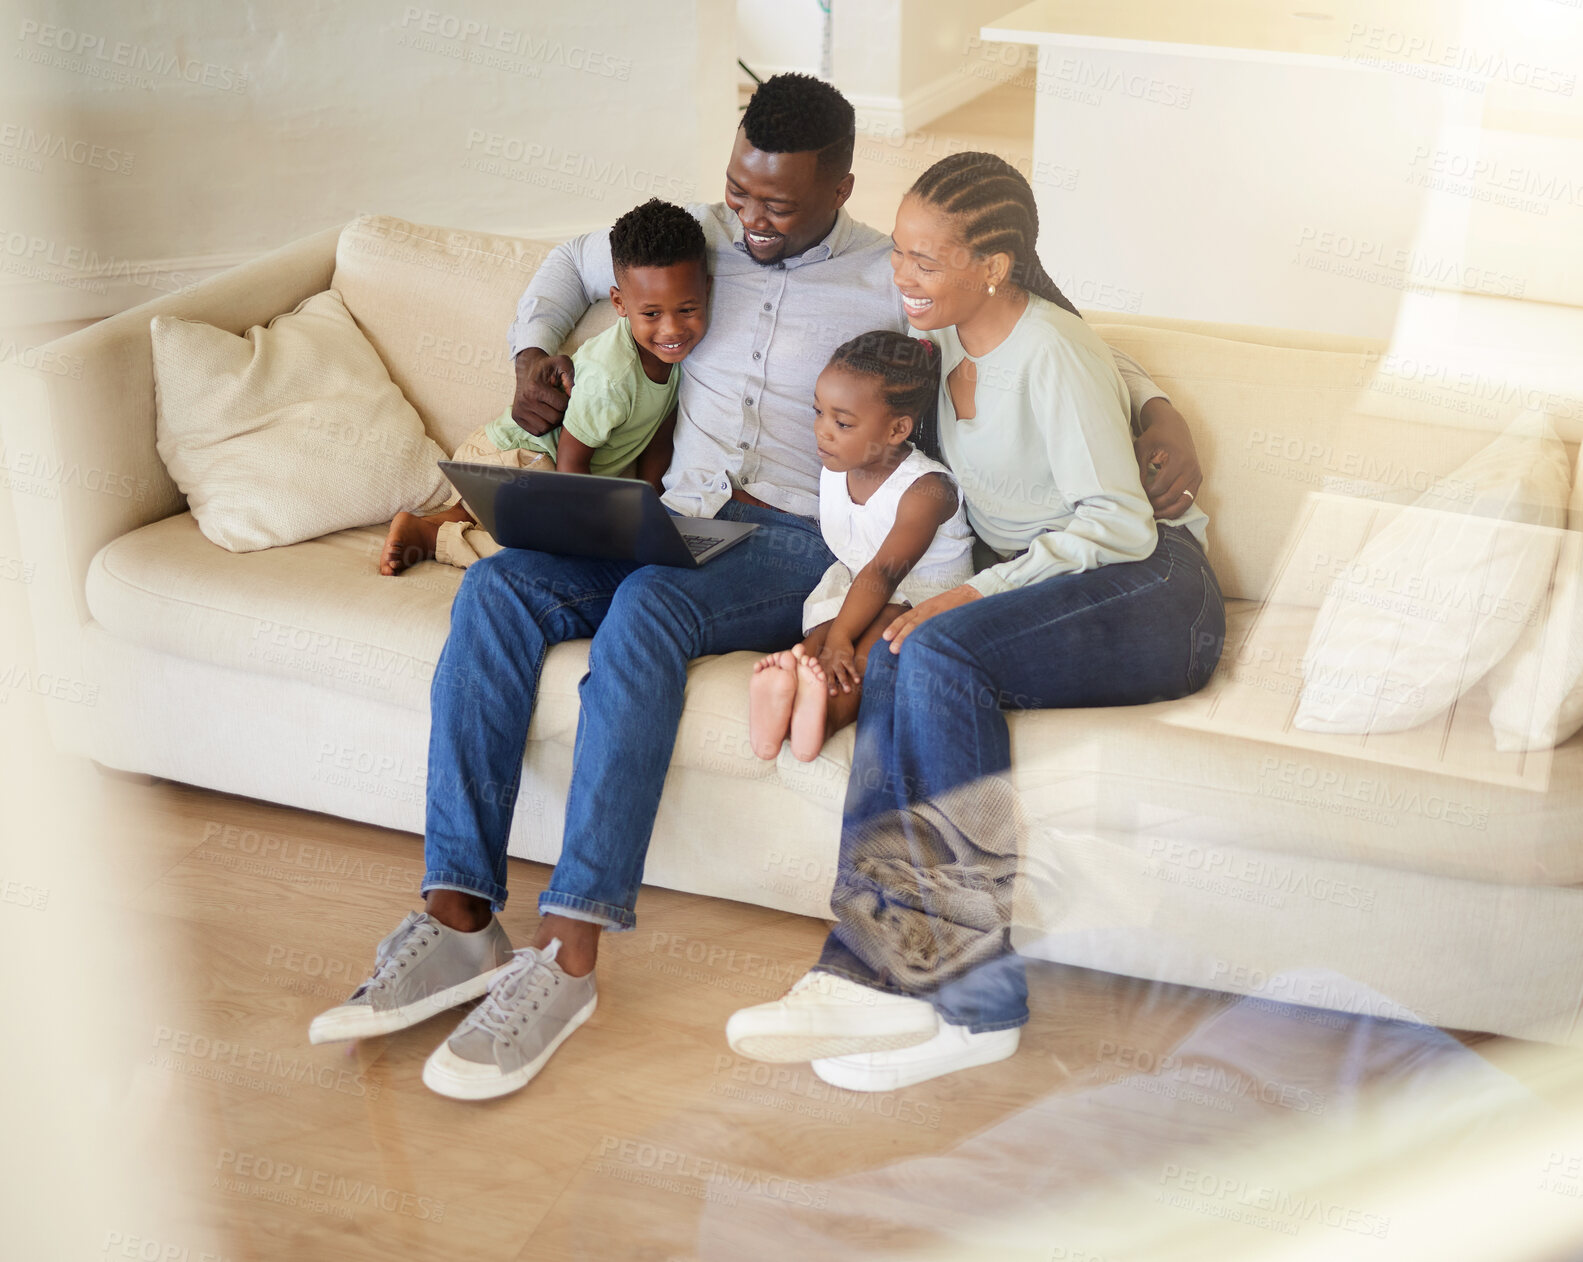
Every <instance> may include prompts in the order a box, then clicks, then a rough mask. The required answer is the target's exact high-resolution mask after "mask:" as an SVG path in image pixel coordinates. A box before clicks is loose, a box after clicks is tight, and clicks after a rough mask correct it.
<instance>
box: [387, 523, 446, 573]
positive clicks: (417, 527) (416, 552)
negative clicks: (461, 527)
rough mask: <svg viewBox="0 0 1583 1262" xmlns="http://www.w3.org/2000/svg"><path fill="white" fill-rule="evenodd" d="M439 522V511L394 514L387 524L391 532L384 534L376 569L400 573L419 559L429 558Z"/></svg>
mask: <svg viewBox="0 0 1583 1262" xmlns="http://www.w3.org/2000/svg"><path fill="white" fill-rule="evenodd" d="M440 522H441V518H440V516H439V515H438V514H436V515H434V516H432V517H419V516H418V515H417V514H415V513H397V514H396V517H395V520H394V521H392V522H391V523H390V533H389V534H387V535H386V536H385V548H384V551H383V552H382V553H381V554H380V557H379V572H380V573H381V574H400V573H401V571H402V570H405V569H408V568H409V567H411V566H414V565H416V564H417V563H418V562H419V561H432V560H433V559H434V546H435V544H436V543H437V542H438V541H439V538H440Z"/></svg>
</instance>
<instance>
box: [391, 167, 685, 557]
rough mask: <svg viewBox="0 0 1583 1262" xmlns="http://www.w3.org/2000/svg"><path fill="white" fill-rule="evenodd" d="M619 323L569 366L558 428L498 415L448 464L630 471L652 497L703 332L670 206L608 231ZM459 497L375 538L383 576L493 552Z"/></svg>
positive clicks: (646, 206)
mask: <svg viewBox="0 0 1583 1262" xmlns="http://www.w3.org/2000/svg"><path fill="white" fill-rule="evenodd" d="M610 256H611V262H612V263H613V264H614V267H615V274H616V283H615V285H613V286H612V287H611V290H610V301H611V302H612V303H614V304H615V308H616V313H617V314H618V315H619V316H620V317H621V318H620V319H619V320H617V321H616V323H615V324H614V325H612V326H611V327H610V328H608V329H606V330H605V331H604V332H603V333H601V334H599V336H598V337H594V338H590V339H589V340H588V341H587V342H585V343H583V345H582V346H580V347H579V348H578V350H577V353H576V354H575V355H573V356H572V364H573V369H574V373H573V377H574V382H575V388H574V389H573V390H572V393H571V402H570V403H569V404H568V405H567V408H566V416H565V419H564V421H563V423H562V425H561V427H560V428H559V429H552V430H550V431H549V432H548V433H546V434H540V435H534V434H530V433H528V432H527V431H526V430H525V429H523V428H522V427H521V426H520V425H518V424H517V423H516V422H515V421H514V420H512V419H511V411H510V409H507V410H506V411H505V412H504V413H502V414H501V415H500V416H499V417H498V418H497V419H495V420H493V421H491V422H490V423H489V424H488V425H486V426H484V427H483V428H482V429H480V430H478V431H477V432H476V433H474V434H472V435H471V436H469V437H468V438H467V439H466V440H464V441H463V442H462V444H461V445H460V446H459V447H457V449H456V452H455V455H454V456H453V457H452V458H453V459H455V460H462V461H470V462H472V463H475V464H499V465H509V466H513V467H516V468H522V469H535V470H544V471H546V472H557V471H558V472H561V473H596V474H602V475H606V476H610V475H615V474H619V473H622V472H623V471H625V470H626V469H628V468H631V467H633V466H634V462H635V468H636V473H637V476H638V477H640V478H642V479H643V480H644V481H645V482H648V483H650V484H651V485H652V486H653V487H654V489H655V491H662V490H663V487H662V486H661V485H660V479H661V478H663V477H664V476H665V470H666V469H667V468H668V467H669V466H670V462H671V435H672V432H673V431H674V429H675V425H676V390H677V387H678V385H679V384H680V381H681V370H680V369H679V368H677V367H675V365H677V364H679V363H680V362H681V361H682V360H683V359H684V358H686V356H687V353H688V352H689V351H691V350H692V349H693V347H695V346H696V345H698V343H699V342H700V341H701V340H702V339H703V336H704V331H705V329H706V328H707V326H708V314H707V313H708V305H709V283H710V282H709V268H708V259H707V255H706V248H705V244H704V232H703V228H702V227H700V226H699V223H698V221H697V220H696V219H694V218H693V217H692V216H691V215H689V214H688V213H687V212H686V211H685V210H683V209H682V208H681V207H680V206H675V205H672V204H671V203H669V202H662V201H660V200H659V199H658V198H650V199H649V200H648V201H647V202H645V203H643V205H641V206H639V207H637V208H636V209H635V210H629V211H628V212H627V213H626V214H624V215H622V216H621V218H620V219H618V220H616V222H615V225H614V226H613V227H612V228H611V230H610ZM499 547H500V545H499V544H497V543H496V542H495V541H494V540H493V539H492V538H491V537H490V536H489V534H488V533H487V532H486V531H485V530H484V529H483V528H482V527H481V526H479V525H478V524H477V523H476V521H475V519H474V518H473V515H472V514H471V513H469V512H468V511H467V508H466V506H465V505H464V504H463V503H462V502H461V497H460V496H459V495H454V494H453V495H452V497H451V500H450V502H449V504H448V505H447V506H446V507H445V508H443V509H441V510H440V511H439V512H437V513H431V514H429V515H428V516H426V517H418V516H416V515H415V514H412V513H398V514H396V519H395V520H394V521H392V522H391V523H390V533H389V534H388V535H386V536H385V547H384V551H383V553H382V555H381V557H380V563H379V572H380V573H381V574H400V573H401V571H402V570H404V569H406V568H407V567H408V566H411V565H414V564H416V563H417V562H418V561H422V560H428V559H429V558H434V559H436V560H439V561H443V562H444V563H446V564H447V565H455V566H458V567H460V568H462V569H465V568H466V567H467V566H469V565H471V564H472V563H473V562H474V561H477V560H480V559H481V558H483V557H486V556H489V555H490V554H491V553H493V552H496V551H498V550H499Z"/></svg>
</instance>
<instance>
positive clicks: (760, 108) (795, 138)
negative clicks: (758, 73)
mask: <svg viewBox="0 0 1583 1262" xmlns="http://www.w3.org/2000/svg"><path fill="white" fill-rule="evenodd" d="M742 129H743V130H744V131H746V132H747V137H748V144H750V145H752V146H753V147H754V148H755V149H758V150H761V151H762V152H764V153H807V152H808V151H810V150H812V151H814V152H817V153H818V155H819V174H820V175H824V176H827V177H829V178H831V179H837V180H838V179H840V178H841V177H842V176H844V175H845V174H846V173H847V172H848V171H850V170H851V169H852V146H853V143H854V141H855V139H856V133H857V116H856V115H855V114H854V113H853V110H852V103H851V102H850V101H848V100H847V99H846V97H844V96H842V95H841V93H840V92H838V91H837V90H836V89H835V88H834V87H833V86H832V85H830V84H828V83H826V82H825V81H824V80H823V79H816V78H814V77H813V76H812V75H811V74H794V73H790V72H788V73H786V74H778V75H775V76H773V77H772V78H769V79H766V80H764V82H763V83H761V84H759V86H758V89H757V90H756V91H755V92H754V93H753V99H752V100H750V101H749V102H748V107H747V109H746V110H745V111H743V114H742Z"/></svg>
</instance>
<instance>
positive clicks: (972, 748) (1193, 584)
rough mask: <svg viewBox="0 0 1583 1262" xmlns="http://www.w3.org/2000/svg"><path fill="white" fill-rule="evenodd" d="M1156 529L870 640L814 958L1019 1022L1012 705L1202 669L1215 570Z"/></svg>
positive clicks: (1215, 640) (1124, 697)
mask: <svg viewBox="0 0 1583 1262" xmlns="http://www.w3.org/2000/svg"><path fill="white" fill-rule="evenodd" d="M1159 535H1160V542H1159V544H1158V546H1157V547H1156V548H1155V551H1154V555H1153V556H1151V557H1150V558H1149V559H1148V560H1145V561H1137V562H1132V563H1126V564H1115V565H1105V566H1100V567H1099V568H1098V569H1093V570H1088V571H1085V572H1084V573H1081V574H1070V575H1061V576H1058V577H1055V578H1049V579H1046V580H1044V581H1043V582H1040V583H1034V584H1031V585H1029V586H1027V587H1022V588H1018V589H1017V590H1015V591H1010V592H1003V593H1001V594H999V595H996V596H986V597H984V598H982V599H980V600H975V601H972V602H970V603H969V604H966V605H961V606H958V607H957V608H955V609H952V610H950V611H949V612H947V613H943V614H940V615H938V616H937V617H934V618H931V619H930V620H929V621H928V622H925V623H924V624H923V625H922V626H920V627H919V628H918V629H917V630H916V631H914V632H913V633H912V634H911V635H910V636H909V637H908V638H907V640H906V641H905V642H904V643H903V645H902V648H901V652H900V653H899V654H898V653H892V652H891V651H890V645H889V644H887V643H885V642H884V641H881V642H880V643H879V644H877V645H876V646H875V647H874V650H873V652H871V653H870V654H869V657H868V662H867V665H866V668H865V672H864V676H863V699H862V706H861V709H860V710H859V714H858V729H857V742H856V747H855V750H854V753H853V759H852V775H851V778H850V780H849V781H848V784H847V796H846V803H845V810H844V813H843V817H842V822H841V856H840V862H839V865H838V867H837V873H836V887H835V893H834V895H833V897H832V907H833V909H834V911H835V913H836V916H837V923H836V926H835V928H834V929H833V930H832V931H831V933H830V936H829V938H828V939H827V940H826V944H825V949H824V953H823V955H822V956H821V958H820V961H819V964H818V967H819V968H820V969H822V970H824V971H826V972H832V973H838V974H841V975H842V976H845V977H848V978H851V979H852V980H853V981H857V982H861V983H863V984H864V985H867V986H874V987H877V988H879V989H882V990H888V991H892V992H894V993H898V994H916V995H921V996H922V997H924V998H927V999H929V1000H930V1002H932V1003H933V1004H934V1005H935V1008H936V1009H937V1011H938V1012H939V1013H940V1015H941V1017H942V1018H943V1019H944V1020H946V1021H948V1022H950V1023H952V1024H954V1025H965V1026H967V1027H968V1028H969V1029H970V1030H971V1031H973V1032H974V1033H979V1032H982V1031H985V1030H998V1029H1006V1028H1009V1027H1011V1026H1017V1025H1021V1024H1023V1023H1024V1022H1025V1021H1026V1020H1027V1019H1028V987H1027V978H1026V976H1025V974H1024V971H1023V967H1022V961H1021V959H1020V958H1019V957H1018V956H1017V955H1016V954H1015V953H1013V952H1012V950H1011V948H1010V943H1009V931H1010V903H1011V887H1012V884H1013V882H1014V879H1015V869H1016V866H1017V858H1018V855H1019V851H1020V847H1021V846H1022V844H1024V842H1025V840H1026V839H1025V838H1024V837H1023V836H1022V835H1021V833H1022V830H1021V828H1020V826H1019V825H1018V823H1017V818H1018V817H1017V810H1016V795H1015V793H1014V791H1013V790H1012V789H1011V787H1010V784H1009V782H1008V778H1007V777H1006V775H1005V773H1006V772H1007V771H1008V770H1009V769H1010V767H1011V739H1010V733H1009V730H1008V728H1007V724H1006V715H1005V711H1006V710H1010V709H1046V708H1052V707H1080V706H1113V705H1138V704H1142V703H1144V702H1149V701H1161V700H1167V699H1170V698H1174V697H1181V696H1185V695H1187V694H1188V693H1191V692H1196V691H1197V690H1198V689H1199V688H1202V687H1203V686H1204V684H1205V683H1207V682H1208V681H1209V677H1210V675H1211V674H1212V673H1213V672H1214V669H1215V664H1216V663H1217V662H1218V661H1219V659H1220V651H1221V647H1222V645H1223V643H1224V640H1225V631H1226V622H1225V609H1224V606H1223V603H1222V601H1221V594H1220V587H1219V584H1218V583H1217V582H1216V580H1215V575H1214V571H1213V570H1212V569H1211V568H1210V565H1209V561H1208V559H1207V558H1206V557H1205V555H1204V552H1203V550H1202V549H1201V548H1200V547H1199V545H1198V541H1197V540H1196V539H1194V538H1193V536H1192V535H1191V534H1189V533H1188V531H1187V530H1186V529H1184V528H1182V527H1178V526H1168V525H1164V524H1161V525H1160V526H1159ZM925 978H927V979H928V980H927V981H925V980H924V979H925Z"/></svg>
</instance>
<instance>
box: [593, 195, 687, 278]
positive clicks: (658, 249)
mask: <svg viewBox="0 0 1583 1262" xmlns="http://www.w3.org/2000/svg"><path fill="white" fill-rule="evenodd" d="M708 258H709V254H708V248H707V246H706V245H705V243H704V230H703V228H702V227H701V226H700V225H699V223H698V221H697V220H696V219H694V218H693V217H692V216H691V215H689V214H688V213H687V212H686V211H685V210H683V209H682V208H681V207H680V206H677V205H675V204H674V203H672V202H662V201H661V200H660V199H659V198H658V197H651V198H649V200H648V201H646V202H644V203H643V204H642V205H641V206H635V207H633V208H632V209H631V210H629V211H627V213H626V214H624V215H622V216H621V218H620V219H618V220H616V222H615V224H614V225H613V226H612V227H611V229H610V261H611V263H613V264H614V265H615V270H616V272H617V274H620V273H621V272H624V271H626V270H627V269H628V268H629V267H671V266H673V265H675V264H677V263H699V264H701V265H704V266H707V264H708Z"/></svg>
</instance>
